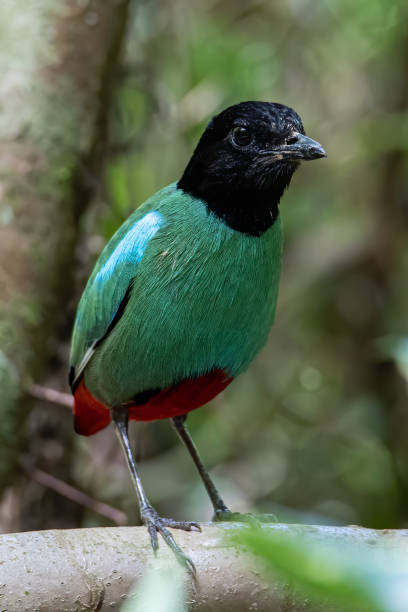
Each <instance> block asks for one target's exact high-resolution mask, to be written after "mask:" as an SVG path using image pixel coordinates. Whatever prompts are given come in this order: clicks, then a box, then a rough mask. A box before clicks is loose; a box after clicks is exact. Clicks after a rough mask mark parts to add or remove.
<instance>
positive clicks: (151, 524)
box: [142, 506, 201, 579]
mask: <svg viewBox="0 0 408 612" xmlns="http://www.w3.org/2000/svg"><path fill="white" fill-rule="evenodd" d="M142 519H143V522H144V523H145V525H146V527H147V530H148V532H149V535H150V540H151V543H152V548H153V552H154V554H156V553H157V550H158V548H159V543H158V538H157V533H160V535H161V536H162V538H163V539H164V541H165V542H166V544H167V546H168V547H169V548H171V550H172V551H173V553H174V555H175V557H176V559H177V560H178V562H179V563H180V565H182V566H183V567H184V568H185V569H186V570H187V571H188V572H189V574H191V576H192V577H193V578H194V579H195V577H196V568H195V565H194V563H193V562H192V561H191V559H190V558H189V557H187V555H185V554H184V552H183V551H182V550H181V548H180V547H179V546H178V545H177V543H176V541H175V539H174V538H173V536H172V535H171V533H170V531H169V530H168V529H167V527H170V528H173V529H183V530H184V531H191V530H192V529H193V528H194V530H196V531H201V527H200V525H199V524H198V523H195V522H193V521H192V522H190V521H175V520H173V519H168V518H162V517H161V516H159V515H158V514H157V512H156V510H154V508H152V507H151V506H146V507H145V508H144V509H143V512H142Z"/></svg>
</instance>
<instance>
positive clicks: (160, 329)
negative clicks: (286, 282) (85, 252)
mask: <svg viewBox="0 0 408 612" xmlns="http://www.w3.org/2000/svg"><path fill="white" fill-rule="evenodd" d="M322 157H326V153H325V151H324V149H323V147H322V146H321V145H320V144H319V143H318V142H317V141H315V140H313V139H312V138H309V137H308V136H306V135H305V130H304V128H303V124H302V120H301V118H300V117H299V115H298V114H297V113H296V111H294V110H293V109H292V108H290V107H288V106H285V105H283V104H279V103H273V102H260V101H248V102H240V103H238V104H235V105H233V106H230V107H228V108H226V109H224V110H223V111H221V112H220V113H218V114H217V115H216V116H214V117H213V118H212V119H211V120H210V122H209V123H208V125H207V127H206V128H205V130H204V132H203V134H202V135H201V138H200V139H199V142H198V144H197V146H196V148H195V150H194V152H193V154H192V156H191V159H190V160H189V162H188V164H187V166H186V168H185V170H184V172H183V173H182V175H181V178H180V179H179V180H178V181H177V182H173V183H171V184H169V185H167V186H166V187H164V188H162V189H161V190H159V191H157V192H156V193H155V194H154V195H152V196H151V197H150V198H148V199H147V200H146V201H145V202H144V203H143V204H141V205H140V206H139V207H137V208H136V209H135V211H134V212H133V213H132V214H131V215H130V216H129V217H128V219H127V220H126V221H125V222H124V223H123V224H122V226H121V227H120V228H119V229H118V230H117V231H116V233H115V234H114V235H113V237H112V238H111V239H110V241H109V242H108V243H107V245H106V246H105V248H104V249H103V251H102V253H101V255H100V256H99V259H98V260H97V262H96V265H95V267H94V269H93V272H92V274H91V276H90V278H89V280H88V282H87V285H86V287H85V290H84V292H83V294H82V297H81V299H80V301H79V305H78V308H77V313H76V318H75V323H74V329H73V334H72V343H71V352H70V371H69V383H70V387H71V390H72V393H73V395H74V408H73V414H74V428H75V431H76V432H77V433H79V434H82V435H85V436H90V435H92V434H95V433H96V432H98V431H99V430H101V429H103V428H104V427H106V426H107V425H109V423H110V422H112V423H113V426H114V429H115V431H116V434H117V436H118V438H119V441H120V445H121V447H122V449H123V452H124V455H125V458H126V461H127V465H128V467H129V470H130V475H131V479H132V481H133V485H134V487H135V491H136V495H137V499H138V503H139V511H140V516H141V520H142V522H143V523H144V524H145V526H146V527H147V530H148V533H149V534H150V540H151V544H152V548H153V551H154V552H155V553H156V551H157V549H158V534H160V535H161V536H162V537H163V539H164V541H165V542H166V543H167V545H168V546H169V547H170V548H171V549H172V551H173V552H174V554H175V555H176V558H177V559H178V560H179V562H180V563H182V564H183V565H184V566H185V567H186V568H187V569H188V570H189V571H191V572H193V573H194V572H195V567H194V564H193V562H192V561H191V559H189V557H188V556H187V555H186V554H185V553H184V552H183V551H182V550H181V548H180V547H179V546H178V544H177V542H176V540H175V539H174V537H173V535H172V533H171V532H170V531H169V528H175V529H183V530H188V531H190V530H199V529H200V528H199V525H198V523H196V522H193V521H176V520H173V519H170V518H164V517H161V516H159V514H158V512H157V511H156V510H155V509H154V508H153V506H152V505H151V504H150V502H149V499H148V497H147V495H146V493H145V490H144V488H143V485H142V482H141V479H140V476H139V472H138V467H137V465H136V461H135V458H134V455H133V452H132V449H131V444H130V441H129V436H128V422H129V420H132V419H133V420H136V421H155V420H160V419H170V420H171V423H172V425H173V426H174V428H175V430H176V432H177V434H178V436H179V437H180V439H181V441H182V442H183V443H184V444H185V446H186V447H187V450H188V451H189V452H190V454H191V457H192V459H193V461H194V463H195V465H196V467H197V469H198V472H199V475H200V477H201V478H202V481H203V484H204V486H205V488H206V490H207V493H208V495H209V497H210V500H211V502H212V505H213V508H214V517H213V518H214V519H215V520H228V519H229V518H231V517H233V516H235V513H232V512H231V510H230V509H229V508H228V507H227V506H226V504H225V502H224V500H223V498H222V497H221V495H220V493H219V492H218V490H217V488H216V486H215V484H214V483H213V481H212V479H211V477H210V475H209V473H208V471H207V470H206V468H205V466H204V464H203V462H202V460H201V458H200V455H199V453H198V450H197V448H196V446H195V444H194V442H193V440H192V439H191V436H190V434H189V431H188V429H187V425H186V418H187V414H188V413H189V412H190V411H192V410H194V409H196V408H199V407H201V406H203V405H204V404H206V403H208V402H209V401H210V400H212V399H213V398H214V397H215V396H216V395H218V394H219V393H220V392H221V391H223V390H224V389H225V388H226V387H227V386H228V385H229V384H230V383H231V382H232V381H233V380H234V379H235V378H236V377H237V376H238V375H239V374H241V373H243V372H244V371H245V370H246V369H247V368H248V367H249V365H250V363H251V362H252V360H253V359H254V357H255V356H256V355H257V353H258V352H259V351H260V349H261V348H262V347H263V346H264V344H265V343H266V341H267V338H268V335H269V332H270V329H271V327H272V324H273V321H274V316H275V309H276V303H277V297H278V287H279V278H280V269H281V258H282V228H281V221H280V215H279V203H280V200H281V198H282V195H283V193H284V191H285V190H286V189H287V188H288V186H289V183H290V181H291V178H292V176H293V174H294V172H295V171H296V169H297V168H298V166H299V164H300V162H301V161H305V160H314V159H318V158H322Z"/></svg>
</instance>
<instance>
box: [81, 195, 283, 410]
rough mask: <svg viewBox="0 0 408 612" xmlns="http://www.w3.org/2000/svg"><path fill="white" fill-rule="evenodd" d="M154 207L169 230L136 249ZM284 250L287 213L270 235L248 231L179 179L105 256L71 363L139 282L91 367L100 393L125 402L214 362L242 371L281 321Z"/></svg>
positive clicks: (91, 383)
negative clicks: (140, 227)
mask: <svg viewBox="0 0 408 612" xmlns="http://www.w3.org/2000/svg"><path fill="white" fill-rule="evenodd" d="M232 205H233V204H232ZM149 212H155V213H157V215H158V217H160V227H158V226H157V227H155V230H154V232H152V235H151V237H150V238H149V239H148V240H146V241H145V244H143V249H139V250H140V251H143V252H140V253H139V251H138V253H139V255H136V256H135V255H134V254H133V255H132V253H131V252H130V251H131V249H132V245H131V244H130V242H129V241H130V239H129V235H130V234H129V232H131V228H132V227H134V226H135V223H137V222H138V221H139V220H141V219H143V217H144V216H145V215H146V214H147V213H149ZM127 236H128V238H127ZM125 242H126V249H124V251H123V253H122V255H121V244H122V243H123V244H124V243H125ZM135 244H136V243H135ZM139 246H140V245H139ZM135 248H136V250H137V244H136V246H135ZM281 252H282V235H281V225H280V220H279V217H278V218H277V219H276V221H275V222H274V223H273V225H272V226H271V227H270V228H269V229H268V230H267V231H266V232H265V233H263V234H262V235H261V236H260V237H255V236H250V235H246V234H243V233H241V232H238V231H235V230H233V229H231V228H230V227H229V226H228V225H226V224H225V223H224V222H223V221H222V220H220V219H219V218H218V217H216V216H215V215H214V214H213V213H210V212H209V211H208V209H207V207H206V205H205V203H204V202H203V201H201V200H198V199H196V198H194V197H193V196H190V195H188V194H186V193H184V192H183V191H182V190H180V189H178V188H177V186H176V184H171V185H169V186H167V187H165V188H164V189H162V190H161V191H159V192H157V193H156V194H155V195H154V196H152V197H151V198H150V199H149V200H147V201H146V202H145V203H144V204H143V205H142V206H140V207H139V208H138V209H137V210H136V211H135V212H134V213H133V214H132V215H131V216H130V217H129V219H128V220H127V221H126V222H125V223H124V224H123V225H122V226H121V227H120V228H119V230H118V231H117V232H116V234H115V235H114V236H113V238H112V239H111V240H110V242H109V243H108V244H107V245H106V247H105V249H104V251H103V252H102V254H101V256H100V258H99V260H98V262H97V264H96V266H95V269H94V271H93V274H92V276H91V277H90V279H89V281H88V284H87V287H86V290H85V292H84V294H83V296H82V298H81V301H80V304H79V307H78V313H77V318H76V323H75V328H74V335H73V342H72V349H71V364H72V365H73V366H74V367H76V368H77V367H78V366H79V365H80V363H81V360H82V359H83V357H84V355H85V353H86V351H87V349H88V348H89V346H90V345H91V344H92V342H94V341H96V340H98V339H100V338H102V337H103V336H104V334H105V332H106V330H107V329H108V327H109V324H110V322H111V321H112V318H113V317H114V315H115V312H116V310H117V308H118V306H119V304H120V301H121V300H122V299H123V297H124V296H125V294H126V290H127V289H128V287H129V283H130V282H131V281H132V283H133V286H132V289H131V292H130V297H129V300H128V302H127V305H126V308H125V309H124V312H123V315H122V316H121V318H120V319H119V321H118V323H117V324H116V325H115V326H114V327H113V329H112V331H111V332H110V333H109V334H108V335H107V337H106V338H105V339H104V340H103V342H101V343H100V344H99V345H98V346H97V347H96V349H95V352H94V353H93V355H92V357H91V358H90V359H89V362H88V363H87V365H86V367H85V370H84V376H85V384H86V386H87V387H88V389H89V391H90V392H91V393H92V395H94V396H95V397H96V398H97V399H99V400H101V401H103V402H104V403H105V404H107V405H117V404H120V403H122V402H126V401H128V400H130V399H131V398H132V397H134V396H135V395H137V394H138V393H140V392H143V391H145V390H150V389H160V388H163V387H167V386H169V385H172V384H174V383H177V382H179V381H181V380H183V379H186V378H189V377H197V376H200V375H203V374H205V373H207V372H209V371H211V370H213V369H214V368H219V369H225V370H226V372H227V373H228V374H229V375H230V376H231V377H235V376H237V375H238V374H240V373H241V372H243V371H244V370H245V369H246V368H247V367H248V366H249V364H250V362H251V361H252V359H253V358H254V357H255V355H256V354H257V353H258V351H259V350H260V349H261V348H262V346H263V345H264V343H265V342H266V339H267V337H268V333H269V330H270V328H271V325H272V323H273V319H274V313H275V307H276V300H277V295H278V285H279V275H280V268H281ZM112 254H113V255H112ZM136 259H138V261H135V260H136ZM108 264H109V266H108Z"/></svg>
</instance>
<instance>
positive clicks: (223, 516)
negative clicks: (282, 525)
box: [212, 508, 278, 527]
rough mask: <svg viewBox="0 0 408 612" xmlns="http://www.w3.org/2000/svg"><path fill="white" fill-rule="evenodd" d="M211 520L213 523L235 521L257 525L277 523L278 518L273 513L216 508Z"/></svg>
mask: <svg viewBox="0 0 408 612" xmlns="http://www.w3.org/2000/svg"><path fill="white" fill-rule="evenodd" d="M212 521H213V522H215V523H221V522H223V521H229V522H233V521H236V522H237V523H249V524H250V525H253V526H255V527H256V526H258V527H259V526H260V525H261V523H277V522H278V519H277V518H276V516H275V515H274V514H253V513H252V512H246V513H245V514H242V513H241V512H231V510H228V508H225V509H222V510H216V511H215V512H214V515H213V517H212Z"/></svg>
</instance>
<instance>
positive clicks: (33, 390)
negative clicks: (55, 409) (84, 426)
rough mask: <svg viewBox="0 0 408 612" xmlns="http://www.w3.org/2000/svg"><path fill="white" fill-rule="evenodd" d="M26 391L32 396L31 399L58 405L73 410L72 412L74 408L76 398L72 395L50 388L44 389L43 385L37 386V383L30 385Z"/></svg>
mask: <svg viewBox="0 0 408 612" xmlns="http://www.w3.org/2000/svg"><path fill="white" fill-rule="evenodd" d="M26 391H27V393H28V394H29V395H31V397H35V398H36V399H40V400H44V401H46V402H50V403H52V404H57V405H59V406H65V407H66V408H71V410H72V406H73V405H74V398H73V397H72V395H71V394H70V393H64V392H63V391H56V390H55V389H50V388H49V387H44V386H42V385H36V384H35V383H33V384H31V385H29V386H28V387H27V389H26Z"/></svg>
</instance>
